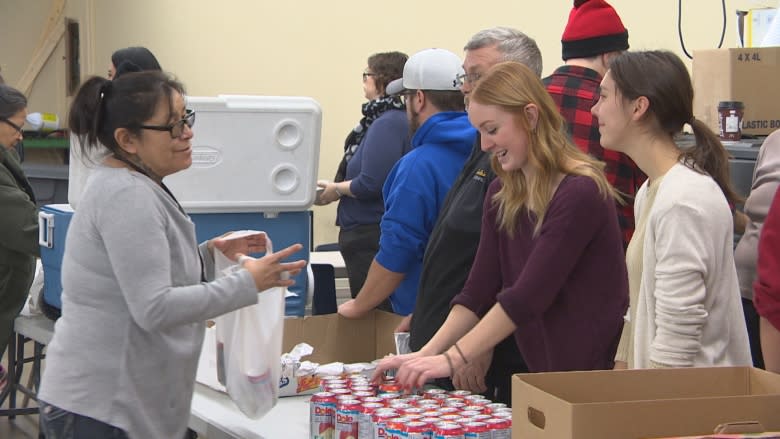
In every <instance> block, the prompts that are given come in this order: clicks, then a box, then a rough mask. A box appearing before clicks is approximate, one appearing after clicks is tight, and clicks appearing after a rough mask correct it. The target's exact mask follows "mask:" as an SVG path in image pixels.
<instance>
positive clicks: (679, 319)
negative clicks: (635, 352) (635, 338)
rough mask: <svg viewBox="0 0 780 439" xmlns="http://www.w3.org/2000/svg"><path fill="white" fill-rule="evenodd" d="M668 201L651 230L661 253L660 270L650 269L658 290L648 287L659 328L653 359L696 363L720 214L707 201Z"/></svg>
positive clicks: (666, 362) (675, 364)
mask: <svg viewBox="0 0 780 439" xmlns="http://www.w3.org/2000/svg"><path fill="white" fill-rule="evenodd" d="M663 183H666V181H664V182H663ZM662 189H663V188H662ZM662 189H659V194H658V200H661V199H662V195H661V190H662ZM669 195H672V194H669ZM698 196H702V195H701V194H697V197H698ZM664 206H665V207H664V208H660V209H659V210H658V211H656V212H653V213H651V215H652V217H651V219H650V222H649V224H648V229H649V230H648V232H647V233H651V231H650V230H652V233H653V234H654V235H655V243H654V244H655V246H654V249H653V251H654V252H655V255H656V266H655V272H654V273H651V274H650V275H653V276H655V291H648V292H647V293H648V294H653V296H654V298H655V301H656V302H655V314H656V318H655V320H656V333H655V336H654V338H653V341H652V344H651V346H650V357H649V358H650V361H652V362H655V363H659V364H664V365H669V366H672V367H690V366H693V365H694V359H695V356H696V354H697V353H698V352H699V351H700V349H701V335H702V330H703V326H704V324H705V323H706V321H707V315H708V313H707V309H706V306H705V299H706V294H707V291H706V285H705V282H704V279H705V275H706V273H707V267H708V260H709V259H710V258H712V257H714V251H713V249H712V247H713V245H712V240H713V237H712V235H711V232H712V231H713V230H717V229H718V226H717V225H715V224H713V222H714V221H717V219H716V217H717V215H715V214H714V213H713V212H710V211H709V210H710V209H708V208H707V205H706V204H704V205H703V204H701V203H698V202H693V201H692V200H686V199H684V198H683V199H678V200H676V201H675V202H674V203H666V204H664ZM645 251H647V249H645Z"/></svg>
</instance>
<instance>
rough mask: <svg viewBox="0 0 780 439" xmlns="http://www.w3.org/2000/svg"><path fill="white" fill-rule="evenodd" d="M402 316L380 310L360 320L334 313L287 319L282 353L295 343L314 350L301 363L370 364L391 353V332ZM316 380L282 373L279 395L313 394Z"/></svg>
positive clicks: (288, 350)
mask: <svg viewBox="0 0 780 439" xmlns="http://www.w3.org/2000/svg"><path fill="white" fill-rule="evenodd" d="M401 319H402V317H401V316H399V315H396V314H391V313H387V312H383V311H373V312H372V313H371V314H369V315H368V316H366V317H365V318H362V319H357V320H350V319H345V318H344V317H341V316H340V315H338V314H327V315H320V316H308V317H303V318H290V319H286V320H285V321H284V338H283V340H282V352H290V350H291V349H292V348H293V347H294V346H295V345H297V344H298V343H302V342H305V343H308V344H310V345H311V346H312V347H313V348H314V352H313V353H312V355H310V356H308V357H305V358H304V360H308V361H312V362H315V363H320V364H325V363H332V362H334V361H338V362H342V363H362V362H371V361H374V360H376V359H377V358H382V357H384V356H385V355H387V354H389V353H395V340H394V338H393V332H394V330H395V328H396V326H398V323H400V321H401ZM318 388H319V378H318V377H316V376H313V375H307V376H302V377H296V376H294V375H293V371H292V370H283V371H282V377H281V380H280V383H279V396H295V395H302V394H309V393H314V392H316V391H317V389H318Z"/></svg>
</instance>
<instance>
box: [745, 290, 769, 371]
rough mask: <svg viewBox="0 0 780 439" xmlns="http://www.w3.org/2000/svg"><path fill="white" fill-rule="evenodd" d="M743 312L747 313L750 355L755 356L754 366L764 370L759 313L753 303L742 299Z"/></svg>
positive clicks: (746, 322)
mask: <svg viewBox="0 0 780 439" xmlns="http://www.w3.org/2000/svg"><path fill="white" fill-rule="evenodd" d="M742 311H743V312H744V313H745V324H746V325H747V332H748V340H749V341H750V354H751V355H752V356H753V366H755V367H758V368H760V369H763V368H764V354H763V353H762V352H761V339H760V337H759V329H758V328H759V326H758V313H757V312H756V307H755V306H753V301H752V300H748V299H745V298H742Z"/></svg>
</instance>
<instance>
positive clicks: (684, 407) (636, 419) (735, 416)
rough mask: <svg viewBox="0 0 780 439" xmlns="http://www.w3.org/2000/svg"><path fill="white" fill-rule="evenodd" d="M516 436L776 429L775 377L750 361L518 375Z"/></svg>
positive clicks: (779, 405) (576, 437)
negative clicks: (739, 425)
mask: <svg viewBox="0 0 780 439" xmlns="http://www.w3.org/2000/svg"><path fill="white" fill-rule="evenodd" d="M512 412H513V419H512V423H513V425H512V437H513V438H514V439H518V438H523V439H535V438H555V439H566V438H571V439H592V438H599V439H609V438H616V439H618V438H619V439H634V438H652V437H664V436H674V435H678V436H679V435H682V436H685V435H697V434H698V435H702V434H707V433H712V431H713V430H714V428H715V427H716V426H717V425H718V424H723V423H727V422H739V421H758V422H760V423H761V424H762V425H763V426H764V427H765V428H766V429H767V430H769V431H774V430H780V415H778V414H780V375H776V374H772V373H769V372H766V371H763V370H759V369H753V368H748V367H720V368H695V369H645V370H622V371H590V372H556V373H537V374H518V375H515V376H513V377H512Z"/></svg>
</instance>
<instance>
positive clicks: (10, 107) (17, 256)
mask: <svg viewBox="0 0 780 439" xmlns="http://www.w3.org/2000/svg"><path fill="white" fill-rule="evenodd" d="M25 117H27V98H26V97H25V96H24V95H23V94H22V93H21V92H20V91H18V90H16V89H14V88H12V87H10V86H8V85H5V84H0V212H2V213H0V359H2V357H3V354H4V353H5V348H6V345H7V344H8V338H9V337H10V336H11V333H12V332H13V324H14V319H15V318H16V316H17V315H19V311H20V310H21V309H22V306H24V301H25V299H27V293H28V292H29V290H30V285H31V284H32V281H33V277H34V275H35V258H36V257H37V256H38V255H39V254H40V247H39V246H38V209H37V208H36V206H35V195H34V194H33V190H32V187H31V186H30V182H29V181H27V177H25V175H24V172H23V171H22V167H21V164H20V163H19V156H18V155H17V153H16V149H15V148H14V147H15V146H16V144H17V143H19V142H21V141H22V137H23V136H22V125H24V120H25ZM5 382H6V371H5V369H3V366H2V365H0V391H2V389H3V388H4V387H5Z"/></svg>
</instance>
